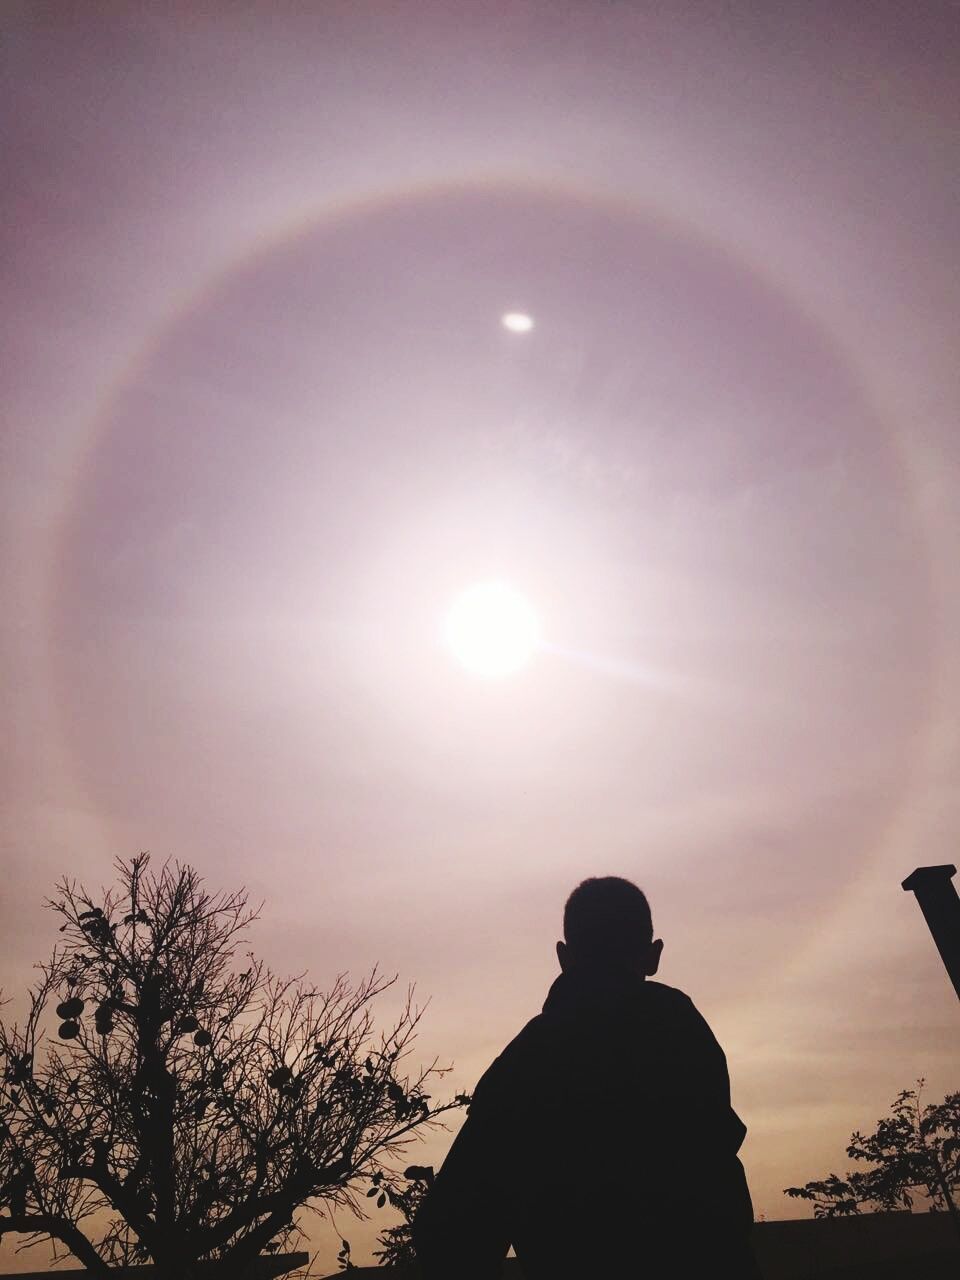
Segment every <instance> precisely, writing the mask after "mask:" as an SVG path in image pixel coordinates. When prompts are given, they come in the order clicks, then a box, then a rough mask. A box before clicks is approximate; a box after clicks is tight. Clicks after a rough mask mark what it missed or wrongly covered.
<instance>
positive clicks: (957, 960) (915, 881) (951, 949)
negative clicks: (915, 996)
mask: <svg viewBox="0 0 960 1280" xmlns="http://www.w3.org/2000/svg"><path fill="white" fill-rule="evenodd" d="M956 874H957V868H956V867H954V866H950V865H945V866H940V867H917V869H916V871H914V872H913V874H912V875H909V876H907V878H906V880H904V882H903V884H902V886H901V887H902V888H903V889H905V890H906V891H907V892H908V893H915V894H916V895H917V902H919V904H920V910H921V911H922V912H923V918H924V919H925V920H926V922H927V925H928V926H929V929H930V932H931V933H932V934H933V940H934V942H935V943H936V944H937V950H938V951H939V952H940V959H941V960H942V961H943V965H944V968H945V969H946V971H947V973H948V974H949V975H950V981H951V982H952V983H953V989H954V990H955V991H956V993H957V995H958V996H960V898H958V897H957V890H956V886H955V885H953V884H951V880H952V879H953V877H954V876H955V875H956Z"/></svg>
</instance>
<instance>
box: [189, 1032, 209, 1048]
mask: <svg viewBox="0 0 960 1280" xmlns="http://www.w3.org/2000/svg"><path fill="white" fill-rule="evenodd" d="M193 1043H194V1044H195V1045H197V1046H198V1047H199V1048H201V1049H203V1048H205V1047H206V1046H207V1045H208V1044H213V1036H212V1035H211V1034H210V1032H209V1031H204V1029H203V1027H201V1028H200V1030H199V1031H198V1032H197V1034H196V1035H195V1036H194V1037H193Z"/></svg>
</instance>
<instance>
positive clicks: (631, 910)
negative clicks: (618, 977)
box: [557, 876, 663, 978]
mask: <svg viewBox="0 0 960 1280" xmlns="http://www.w3.org/2000/svg"><path fill="white" fill-rule="evenodd" d="M563 937H564V941H563V942H558V943H557V959H558V960H559V961H560V968H561V969H562V970H563V971H564V972H567V971H568V970H570V969H575V968H583V967H585V966H593V967H600V968H616V969H629V970H630V971H631V972H633V973H636V974H638V975H639V976H640V977H642V978H646V977H651V978H652V977H653V975H654V974H655V973H656V972H657V968H658V966H659V964H660V953H661V952H662V951H663V943H662V942H661V941H660V939H659V938H658V939H656V940H654V936H653V919H652V917H651V915H650V904H649V902H647V899H646V895H645V894H644V893H643V891H642V890H641V889H638V888H637V886H636V885H635V884H632V883H631V882H630V881H629V880H623V879H621V878H620V876H593V877H591V879H589V880H584V881H583V882H582V884H578V885H577V887H576V889H574V891H573V893H571V895H570V897H569V898H568V899H567V905H566V906H565V907H564V909H563Z"/></svg>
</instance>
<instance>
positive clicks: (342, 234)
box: [0, 0, 960, 1270]
mask: <svg viewBox="0 0 960 1280" xmlns="http://www.w3.org/2000/svg"><path fill="white" fill-rule="evenodd" d="M779 8H782V11H778V9H779ZM868 8H869V12H867V11H866V9H865V7H864V6H861V5H843V4H839V5H838V4H835V3H831V4H807V5H793V6H789V5H788V6H782V7H778V6H772V5H769V4H766V3H757V4H753V5H751V4H746V5H742V6H726V5H724V6H720V5H717V6H708V5H703V4H700V3H696V4H694V3H691V4H683V3H677V4H672V5H669V6H653V5H650V6H645V5H643V4H640V3H638V4H627V3H607V4H604V3H597V2H596V0H589V3H584V4H581V5H558V4H556V3H550V4H546V3H544V4H532V3H526V2H523V0H520V2H517V0H515V2H513V3H510V4H507V3H500V4H494V3H489V2H488V0H471V3H465V4H456V3H452V4H451V3H444V4H434V3H427V2H426V0H416V2H415V3H402V2H401V3H392V4H379V3H363V2H361V3H356V0H350V2H346V0H345V2H344V3H339V2H332V0H327V2H325V3H322V4H321V3H317V4H291V5H284V6H277V7H272V6H270V7H264V6H258V5H252V4H243V3H239V2H238V0H230V3H229V4H227V3H225V4H223V5H219V6H218V5H216V4H214V5H206V6H203V12H197V9H198V6H196V5H194V4H192V3H190V4H187V3H183V4H171V5H163V6H151V5H136V4H134V5H127V6H118V5H112V4H99V3H92V2H91V3H85V4H83V5H56V4H29V3H19V4H13V5H9V6H5V7H4V9H3V12H2V15H0V25H2V28H3V31H2V35H3V54H2V56H3V59H4V75H3V79H2V95H3V99H4V100H3V102H2V103H0V108H2V118H3V120H4V131H5V140H6V146H5V159H6V163H5V166H4V169H5V174H6V176H5V179H4V182H3V184H2V195H0V199H2V202H3V216H2V218H0V236H2V237H3V242H4V243H3V245H2V248H0V274H2V282H3V297H4V310H3V321H2V324H3V340H4V348H5V353H6V354H5V356H4V358H3V360H2V362H0V368H2V373H0V377H2V380H3V383H2V390H3V406H4V411H3V421H4V427H3V442H2V447H3V465H2V484H3V492H2V502H0V523H2V545H3V548H4V552H3V560H2V563H0V573H2V585H3V600H4V608H3V611H2V614H3V620H2V629H0V644H2V659H3V669H4V672H5V676H6V678H5V682H4V683H5V699H4V703H5V713H6V715H5V721H6V730H5V733H4V735H3V738H2V744H0V752H2V754H0V767H2V780H3V787H4V799H5V804H4V852H5V871H6V875H5V881H4V892H3V899H2V918H0V920H2V928H3V952H2V958H0V964H2V973H3V986H4V987H5V988H6V989H8V990H10V991H15V990H17V989H18V988H19V987H21V986H22V985H23V984H24V982H25V980H26V978H27V976H28V970H29V965H30V963H31V962H32V961H34V960H36V959H39V958H40V957H41V955H42V954H43V952H44V951H45V950H46V948H47V945H48V942H49V943H52V941H53V939H54V929H53V926H52V924H51V921H50V920H48V919H47V918H46V917H45V916H44V914H43V912H42V910H41V901H42V898H43V897H44V895H45V894H46V893H47V892H48V891H49V890H50V888H51V887H52V884H53V882H54V880H55V879H56V878H57V877H58V876H59V875H61V874H62V873H64V872H72V873H74V874H76V875H77V876H78V877H82V878H84V879H86V880H87V882H88V883H99V882H102V881H103V880H106V879H108V878H109V876H110V870H109V869H110V864H111V862H112V860H113V859H114V857H116V856H118V855H128V854H131V853H133V852H136V851H137V850H138V849H142V848H146V849H150V850H151V851H152V852H153V853H154V854H155V855H157V856H159V857H163V856H165V855H168V854H169V855H173V856H176V857H178V858H181V859H184V860H188V861H190V862H192V863H194V864H195V865H196V866H197V867H198V868H199V869H200V870H201V871H202V872H203V873H204V874H205V875H207V877H208V878H209V880H210V882H211V884H212V885H214V886H220V885H222V886H224V887H233V886H234V885H236V884H238V883H246V884H247V885H248V886H249V887H250V889H251V891H252V893H253V895H254V896H255V897H257V898H263V899H264V900H265V908H264V913H263V922H262V924H261V925H260V926H259V928H258V931H257V933H256V934H255V936H254V942H255V944H256V946H257V948H258V950H260V951H261V952H262V953H263V954H265V955H266V956H267V958H268V959H269V960H270V961H271V963H272V964H273V965H274V966H275V967H277V968H279V969H281V970H284V969H286V970H297V971H299V970H302V969H308V970H309V972H310V973H311V974H312V975H313V976H314V977H315V978H317V979H318V980H323V979H325V978H327V977H332V976H333V975H334V974H335V973H336V972H337V971H339V970H341V969H344V968H351V969H353V970H354V971H361V970H363V969H365V968H367V967H369V966H370V965H371V964H372V963H373V962H375V961H379V962H380V963H381V964H382V965H383V966H384V967H385V968H386V969H388V970H390V971H394V970H396V971H398V972H399V973H400V974H401V975H402V977H403V979H404V980H406V979H412V980H416V981H417V983H418V985H419V989H420V990H421V992H422V993H423V994H424V996H427V995H429V996H431V997H432V1003H431V1007H430V1011H429V1014H428V1016H427V1019H426V1023H425V1030H424V1033H423V1039H422V1047H423V1052H424V1055H425V1056H432V1055H433V1053H435V1052H436V1053H439V1054H440V1055H441V1057H442V1058H443V1059H445V1060H453V1061H454V1062H455V1064H456V1069H455V1072H454V1073H453V1075H452V1076H451V1080H450V1087H451V1090H455V1089H459V1088H469V1087H471V1086H472V1084H473V1083H474V1082H475V1080H476V1078H477V1076H478V1075H479V1073H480V1072H481V1071H482V1069H483V1068H484V1067H485V1066H486V1065H487V1063H488V1061H489V1060H490V1058H491V1057H492V1056H493V1054H494V1053H495V1052H497V1051H498V1050H499V1048H500V1047H501V1046H502V1045H503V1044H504V1043H505V1041H506V1040H507V1039H508V1038H509V1037H510V1036H512V1035H513V1034H514V1033H515V1032H516V1030H517V1029H518V1028H519V1026H520V1025H521V1024H522V1023H523V1022H524V1021H525V1020H526V1018H528V1017H529V1016H530V1015H531V1014H532V1013H534V1012H535V1011H536V1010H537V1009H538V1008H539V1005H540V1003H541V1001H542V998H543V995H544V993H545V990H546V987H547V985H548V983H549V981H550V980H551V978H552V977H553V975H554V971H555V959H554V956H553V943H554V941H555V939H556V937H557V936H558V930H559V920H560V911H561V907H562V902H563V898H564V896H565V894H566V893H567V892H568V890H569V889H570V888H571V887H572V885H573V884H574V883H575V882H576V881H577V880H578V879H580V878H582V877H583V876H585V875H588V874H596V873H600V874H603V873H618V874H623V875H627V876H630V877H631V878H633V879H636V880H637V881H638V882H639V883H640V884H641V885H643V886H644V887H645V888H646V889H647V890H648V892H649V894H650V897H651V900H652V904H653V911H654V920H655V923H656V926H657V931H658V933H660V934H661V935H662V936H663V937H664V938H665V940H666V951H665V955H664V962H663V966H662V970H661V976H662V977H663V979H664V981H666V982H670V983H673V984H675V985H678V986H680V987H682V988H684V989H685V990H687V991H688V992H689V993H690V994H691V995H692V996H693V997H694V999H695V1000H696V1002H697V1004H698V1005H699V1006H700V1008H701V1009H702V1010H703V1012H704V1013H705V1015H706V1016H707V1017H708V1019H709V1020H710V1021H711V1023H712V1024H713V1026H714V1028H715V1030H716V1032H717V1035H718V1037H719V1038H720V1040H721V1042H722V1043H723V1044H724V1046H725V1047H726V1049H727V1052H728V1057H729V1059H730V1063H731V1072H732V1077H733V1086H734V1102H735V1105H736V1107H737V1109H738V1111H739V1112H740V1113H741V1114H742V1116H743V1117H744V1119H745V1121H746V1123H747V1125H748V1127H749V1130H750V1133H749V1137H748V1139H747V1143H746V1146H745V1148H744V1152H743V1156H744V1160H745V1164H746V1166H747V1171H748V1175H749V1177H750V1181H751V1186H752V1188H753V1191H754V1199H755V1203H756V1207H757V1210H758V1212H762V1213H765V1214H766V1215H767V1216H768V1217H784V1216H789V1215H790V1214H791V1213H797V1212H803V1210H802V1209H801V1208H799V1207H798V1206H797V1205H796V1204H795V1203H794V1202H792V1201H787V1200H785V1199H784V1198H783V1197H782V1195H781V1194H780V1190H781V1188H782V1187H784V1186H786V1185H788V1184H791V1183H798V1182H801V1181H804V1180H806V1179H807V1178H809V1177H813V1176H815V1175H818V1174H820V1173H823V1172H826V1171H827V1169H828V1168H831V1167H833V1168H837V1169H838V1170H839V1169H841V1168H843V1167H845V1161H844V1157H843V1149H844V1146H845V1142H846V1138H847V1136H848V1134H849V1133H850V1131H851V1130H852V1129H853V1128H855V1127H863V1126H864V1125H870V1124H872V1122H873V1121H874V1120H875V1119H876V1118H877V1117H878V1116H879V1115H880V1114H881V1113H882V1112H883V1111H884V1110H885V1108H886V1106H887V1103H888V1102H889V1100H890V1099H891V1098H892V1097H893V1096H894V1095H895V1094H896V1093H897V1091H898V1090H899V1089H900V1088H903V1087H907V1086H909V1085H910V1084H911V1082H912V1081H913V1080H914V1079H915V1077H917V1076H918V1075H920V1074H923V1075H925V1076H926V1077H927V1078H928V1080H929V1082H930V1084H929V1089H930V1094H931V1097H932V1096H934V1095H935V1094H937V1093H938V1092H939V1094H940V1095H941V1096H942V1094H943V1092H944V1091H945V1090H947V1089H948V1088H951V1089H955V1088H957V1087H960V1080H958V1079H957V1076H956V1073H955V1066H956V1054H957V1050H958V1048H960V1016H958V1015H960V1010H958V1008H957V1002H956V998H955V996H954V995H953V993H952V991H951V989H950V988H949V986H948V984H947V980H946V977H945V975H944V974H943V971H942V969H941V967H940V964H939V961H938V959H937V957H936V954H935V952H934V950H933V946H932V943H931V942H930V939H929V936H928V935H927V934H926V931H925V928H924V926H923V923H922V920H921V918H920V915H919V912H918V910H917V908H916V905H915V902H914V900H913V898H912V897H910V896H908V895H905V894H903V893H901V891H900V888H899V882H900V880H901V879H902V878H903V877H904V876H905V875H906V874H907V873H908V872H909V871H911V870H912V869H913V868H914V867H915V866H916V865H919V864H924V863H937V862H945V861H951V860H954V859H955V858H956V856H957V847H956V831H957V828H958V825H960V824H958V817H960V813H958V809H960V806H958V802H957V794H958V788H957V783H958V760H960V743H958V733H957V725H958V723H960V659H958V652H960V650H958V645H957V631H958V622H960V608H958V586H960V571H958V568H957V563H958V557H957V547H958V545H960V538H958V535H960V518H958V504H957V483H958V471H960V443H958V441H960V435H958V426H957V423H958V410H960V379H958V376H957V369H958V362H957V359H956V349H957V321H958V301H960V271H958V265H957V264H958V260H960V255H958V244H957V240H958V232H957V209H958V207H960V206H958V196H960V191H958V186H960V183H958V159H957V156H958V151H957V137H958V136H960V135H958V129H960V119H958V99H957V95H956V68H957V66H958V65H960V63H958V57H960V8H958V7H957V6H955V5H950V4H946V3H944V4H942V5H941V4H923V3H921V4H912V5H904V4H892V3H877V4H873V5H870V6H868ZM511 313H518V314H525V315H529V316H530V317H531V318H532V319H533V321H534V325H533V327H532V328H531V329H530V330H529V331H527V332H516V331H512V330H511V329H510V328H509V327H507V326H505V325H504V324H503V322H502V318H503V317H504V316H505V315H509V314H511ZM488 580H497V581H501V580H502V581H505V582H508V583H510V584H512V585H513V586H515V587H516V589H517V590H520V591H522V592H523V593H524V594H525V595H526V596H527V597H528V598H529V599H530V600H531V601H533V602H534V603H535V606H536V608H537V610H538V614H539V616H540V618H541V620H542V625H543V640H544V648H543V651H542V652H541V653H539V654H538V655H537V658H536V660H535V661H533V662H531V663H529V664H528V665H527V666H525V667H523V669H522V670H519V671H518V672H516V673H515V674H514V675H513V676H511V677H510V678H507V679H503V680H500V681H489V680H477V679H475V678H472V677H471V676H470V675H469V674H468V673H466V672H464V671H463V670H462V668H460V667H459V666H458V665H457V664H456V663H455V662H453V661H451V660H450V655H449V653H448V652H447V651H446V650H445V648H444V645H443V642H442V619H443V615H444V610H445V609H447V608H448V607H449V604H450V601H451V600H452V599H453V598H454V597H455V596H456V595H457V593H458V592H459V591H461V590H463V589H464V588H466V587H468V586H469V585H470V584H471V583H474V582H483V581H488ZM447 1141H448V1139H447V1138H440V1139H438V1140H437V1141H436V1142H434V1143H432V1145H431V1149H430V1151H429V1152H424V1153H422V1159H423V1161H426V1160H427V1159H428V1157H429V1158H435V1159H439V1158H440V1157H441V1155H442V1151H443V1150H444V1149H445V1147H446V1144H447ZM417 1159H418V1162H419V1161H420V1160H421V1153H418V1155H417ZM382 1221H386V1219H383V1220H378V1222H377V1223H376V1224H375V1226H379V1225H381V1222H382ZM339 1225H341V1226H343V1228H344V1231H345V1233H346V1234H347V1235H348V1236H349V1237H350V1238H351V1240H353V1241H354V1247H355V1252H354V1257H355V1259H356V1260H357V1261H360V1262H363V1261H366V1260H368V1257H369V1255H368V1253H367V1248H368V1245H369V1242H370V1241H371V1240H372V1237H373V1234H374V1230H373V1229H364V1228H362V1227H357V1226H355V1225H354V1224H352V1223H349V1222H345V1223H341V1224H339ZM332 1241H333V1235H332V1233H328V1234H327V1235H323V1234H320V1235H318V1236H317V1243H318V1245H320V1247H321V1248H322V1249H324V1250H326V1249H327V1248H328V1244H332ZM335 1252H336V1247H335V1246H333V1247H330V1248H329V1259H328V1261H329V1262H330V1269H331V1270H332V1269H333V1257H334V1254H335ZM10 1257H11V1255H10V1249H9V1246H8V1247H7V1252H6V1253H0V1263H4V1264H9V1262H10ZM23 1265H25V1264H23Z"/></svg>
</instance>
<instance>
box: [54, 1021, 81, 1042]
mask: <svg viewBox="0 0 960 1280" xmlns="http://www.w3.org/2000/svg"><path fill="white" fill-rule="evenodd" d="M79 1034H80V1028H79V1027H78V1026H77V1024H76V1023H75V1022H74V1021H73V1019H70V1020H69V1021H68V1022H61V1023H60V1029H59V1030H58V1031H57V1035H58V1036H59V1037H60V1039H61V1040H76V1038H77V1036H78V1035H79Z"/></svg>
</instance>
